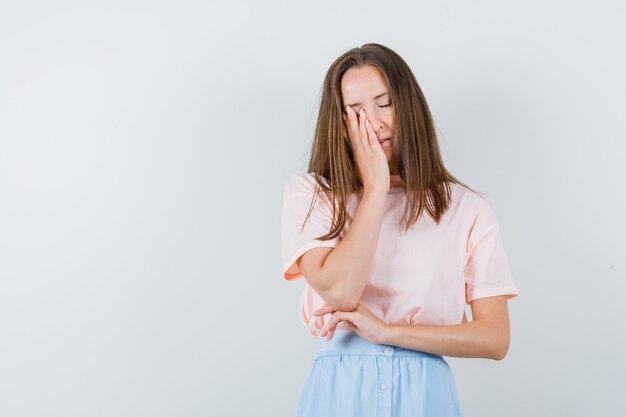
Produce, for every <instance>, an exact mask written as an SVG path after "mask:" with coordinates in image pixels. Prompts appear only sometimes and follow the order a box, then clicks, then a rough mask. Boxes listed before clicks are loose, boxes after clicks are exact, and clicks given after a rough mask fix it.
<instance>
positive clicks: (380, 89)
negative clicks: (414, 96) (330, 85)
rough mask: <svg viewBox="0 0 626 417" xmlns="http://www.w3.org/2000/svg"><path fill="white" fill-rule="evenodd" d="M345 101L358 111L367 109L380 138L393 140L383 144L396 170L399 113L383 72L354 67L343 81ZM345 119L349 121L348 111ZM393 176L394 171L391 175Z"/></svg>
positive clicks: (372, 68)
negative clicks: (395, 137)
mask: <svg viewBox="0 0 626 417" xmlns="http://www.w3.org/2000/svg"><path fill="white" fill-rule="evenodd" d="M341 99H342V101H343V105H344V106H345V105H350V106H351V107H352V109H353V110H354V111H355V112H356V114H357V117H358V114H359V110H361V108H363V109H364V110H365V113H366V117H367V119H368V120H369V121H370V123H371V124H372V126H373V128H374V131H375V132H376V136H377V138H378V139H379V140H380V139H384V138H391V140H388V141H386V142H383V143H382V144H381V146H382V149H383V151H384V152H385V155H386V156H387V161H389V165H390V170H391V171H393V166H394V161H393V151H392V150H393V145H394V134H395V127H396V124H395V122H396V120H395V110H394V106H393V103H392V102H391V92H390V91H389V87H388V86H387V82H386V81H385V77H384V76H383V74H382V72H381V71H380V70H379V69H378V68H376V67H374V66H372V65H363V66H361V67H351V68H350V69H348V70H347V71H346V72H345V74H344V75H343V78H342V79H341ZM343 114H344V117H343V118H344V120H347V118H346V115H345V109H344V110H343ZM391 173H392V174H393V172H391Z"/></svg>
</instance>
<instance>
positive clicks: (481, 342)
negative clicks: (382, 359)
mask: <svg viewBox="0 0 626 417" xmlns="http://www.w3.org/2000/svg"><path fill="white" fill-rule="evenodd" d="M384 343H385V344H388V345H392V346H399V347H403V348H406V349H413V350H421V351H424V352H430V353H435V354H438V355H442V356H453V357H460V358H487V359H494V360H501V359H503V358H504V356H505V355H506V351H507V350H508V342H506V341H505V340H504V337H503V336H502V334H501V333H500V332H499V331H498V329H497V328H496V327H495V326H494V325H493V324H492V323H491V322H489V321H488V320H474V321H471V322H467V323H462V324H454V325H444V326H422V325H408V324H407V325H403V324H394V325H389V326H388V331H387V333H386V335H385V342H384Z"/></svg>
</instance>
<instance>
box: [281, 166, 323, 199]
mask: <svg viewBox="0 0 626 417" xmlns="http://www.w3.org/2000/svg"><path fill="white" fill-rule="evenodd" d="M315 178H316V174H315V173H313V172H306V173H299V174H294V175H292V176H291V177H289V178H288V179H287V180H286V181H285V184H284V192H285V197H287V196H290V195H294V194H306V195H311V194H313V193H314V192H315V190H316V188H317V180H316V179H315ZM318 178H319V179H320V180H321V181H325V180H324V178H323V177H322V176H318Z"/></svg>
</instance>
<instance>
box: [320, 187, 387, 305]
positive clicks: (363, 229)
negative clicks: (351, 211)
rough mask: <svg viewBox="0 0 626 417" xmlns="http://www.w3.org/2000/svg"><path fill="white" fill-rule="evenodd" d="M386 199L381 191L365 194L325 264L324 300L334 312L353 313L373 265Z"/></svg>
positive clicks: (323, 268)
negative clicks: (351, 311)
mask: <svg viewBox="0 0 626 417" xmlns="http://www.w3.org/2000/svg"><path fill="white" fill-rule="evenodd" d="M385 199H386V193H383V192H381V191H371V192H370V191H367V190H366V191H365V192H364V194H363V198H362V199H361V202H360V203H359V206H358V207H357V210H356V213H355V215H354V218H353V219H352V223H351V224H350V228H349V229H348V231H347V232H346V234H345V236H344V237H343V239H342V240H341V241H340V242H339V243H338V244H337V246H336V247H335V249H333V251H332V252H331V253H330V254H329V255H328V256H327V257H326V260H325V261H324V265H323V266H322V274H323V275H325V277H326V278H325V280H326V281H327V285H326V288H327V290H326V291H325V297H324V299H325V301H326V302H327V304H329V305H330V306H331V307H333V308H336V309H337V310H344V311H345V310H347V311H349V310H352V308H354V306H356V303H357V302H358V300H360V299H361V294H362V293H363V289H364V288H365V284H366V283H367V280H368V278H369V275H370V271H371V268H372V265H373V263H374V256H375V254H376V248H377V246H378V238H379V236H380V229H381V225H382V221H383V215H384V209H385ZM350 307H352V308H350Z"/></svg>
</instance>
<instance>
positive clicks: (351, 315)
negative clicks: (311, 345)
mask: <svg viewBox="0 0 626 417" xmlns="http://www.w3.org/2000/svg"><path fill="white" fill-rule="evenodd" d="M328 313H331V314H332V316H331V317H330V319H329V320H328V322H327V323H326V326H324V328H323V329H322V332H321V334H320V335H321V336H326V339H327V340H330V339H332V338H333V335H334V334H335V329H336V327H337V324H338V323H339V322H341V321H345V322H346V323H347V327H349V328H350V329H351V330H353V331H354V332H355V333H356V334H358V335H359V336H361V337H362V338H364V339H367V340H369V341H370V342H373V343H378V344H381V343H385V341H386V339H387V333H388V332H389V328H390V326H389V324H388V323H385V322H384V321H383V320H381V319H379V318H378V317H376V316H375V315H374V313H372V311H371V310H370V309H369V308H367V307H366V306H365V304H363V302H362V301H360V300H359V303H358V304H357V305H356V307H355V308H354V310H352V311H340V310H334V309H333V308H332V307H330V306H328V305H326V303H324V307H322V308H320V309H319V310H316V311H314V312H313V315H314V316H323V315H324V314H328Z"/></svg>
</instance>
